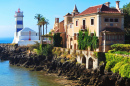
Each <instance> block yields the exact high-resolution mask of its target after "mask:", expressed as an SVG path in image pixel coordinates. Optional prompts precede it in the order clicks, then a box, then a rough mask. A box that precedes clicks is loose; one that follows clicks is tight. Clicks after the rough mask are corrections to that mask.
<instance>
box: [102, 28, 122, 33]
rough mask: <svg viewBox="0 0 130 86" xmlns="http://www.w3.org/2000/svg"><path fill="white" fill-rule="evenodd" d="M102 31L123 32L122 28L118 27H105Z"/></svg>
mask: <svg viewBox="0 0 130 86" xmlns="http://www.w3.org/2000/svg"><path fill="white" fill-rule="evenodd" d="M102 31H106V32H121V33H123V32H124V31H123V30H122V29H120V28H118V27H106V28H104V29H103V30H102Z"/></svg>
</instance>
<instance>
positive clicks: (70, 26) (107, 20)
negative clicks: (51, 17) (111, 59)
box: [53, 1, 124, 52]
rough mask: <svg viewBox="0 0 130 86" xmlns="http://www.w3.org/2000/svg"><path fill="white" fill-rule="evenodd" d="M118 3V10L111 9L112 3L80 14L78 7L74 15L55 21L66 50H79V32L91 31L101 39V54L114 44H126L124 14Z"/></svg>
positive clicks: (117, 2) (75, 8)
mask: <svg viewBox="0 0 130 86" xmlns="http://www.w3.org/2000/svg"><path fill="white" fill-rule="evenodd" d="M119 2H120V1H116V4H115V5H116V8H111V7H110V2H106V3H105V4H101V5H97V6H92V7H89V8H88V9H86V10H84V11H83V12H81V13H79V12H78V9H77V7H76V5H75V6H74V10H73V12H72V13H67V14H66V15H65V16H64V20H63V21H61V22H60V23H59V18H56V19H55V24H54V28H53V29H54V30H55V32H61V33H62V34H61V36H62V38H63V45H64V47H66V48H70V49H78V41H77V40H78V34H79V30H82V31H84V30H89V34H91V35H92V36H93V34H94V32H96V36H97V37H98V38H99V48H98V49H97V51H99V52H107V51H108V50H109V49H110V46H111V45H112V44H116V43H124V14H123V10H121V9H120V8H119Z"/></svg>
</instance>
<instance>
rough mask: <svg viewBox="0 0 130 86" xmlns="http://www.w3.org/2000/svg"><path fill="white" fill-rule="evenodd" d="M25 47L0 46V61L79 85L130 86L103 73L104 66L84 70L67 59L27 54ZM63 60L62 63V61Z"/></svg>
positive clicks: (82, 66) (111, 75)
mask: <svg viewBox="0 0 130 86" xmlns="http://www.w3.org/2000/svg"><path fill="white" fill-rule="evenodd" d="M26 49H27V47H23V48H22V47H12V46H8V45H7V46H5V45H4V46H3V45H2V47H1V46H0V59H1V60H8V59H9V63H10V64H11V65H16V66H23V67H26V68H32V71H41V70H43V71H47V73H56V74H57V75H58V76H66V77H67V79H68V80H77V81H78V82H77V83H79V84H80V85H91V86H130V79H128V78H122V77H121V76H120V75H119V74H114V73H112V72H106V71H105V64H102V65H101V66H99V67H98V68H97V69H95V70H91V69H89V70H88V69H86V68H85V66H84V65H80V64H76V62H70V61H68V59H67V58H57V56H52V57H45V56H38V55H36V54H27V53H26V52H25V51H26ZM63 59H64V62H62V60H63Z"/></svg>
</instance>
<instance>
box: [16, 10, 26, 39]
mask: <svg viewBox="0 0 130 86" xmlns="http://www.w3.org/2000/svg"><path fill="white" fill-rule="evenodd" d="M14 17H15V21H16V26H15V28H16V36H17V33H18V32H19V31H20V30H22V29H23V17H24V15H23V12H21V11H20V8H19V9H18V11H17V12H15V15H14Z"/></svg>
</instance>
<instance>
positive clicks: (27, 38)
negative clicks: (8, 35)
mask: <svg viewBox="0 0 130 86" xmlns="http://www.w3.org/2000/svg"><path fill="white" fill-rule="evenodd" d="M19 40H29V36H19ZM31 40H39V36H31Z"/></svg>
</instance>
